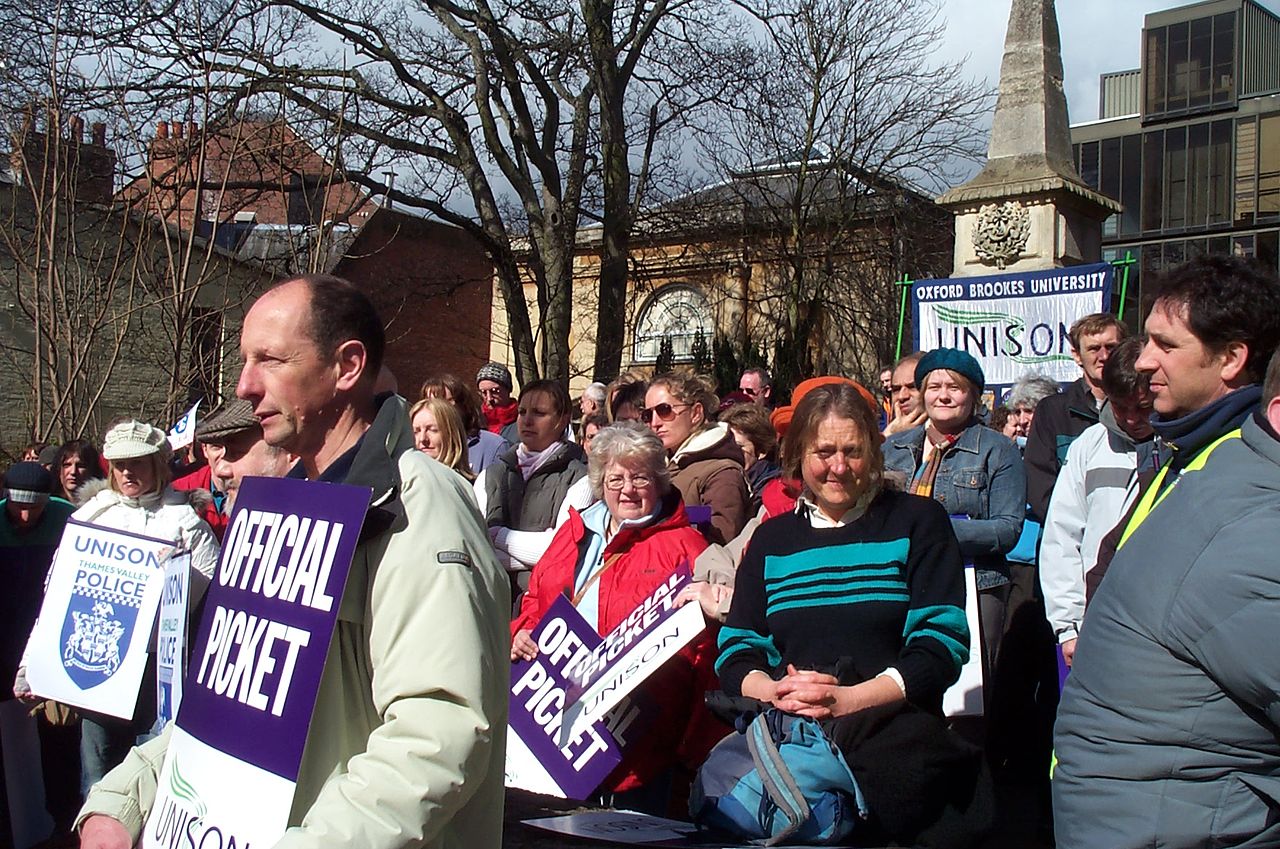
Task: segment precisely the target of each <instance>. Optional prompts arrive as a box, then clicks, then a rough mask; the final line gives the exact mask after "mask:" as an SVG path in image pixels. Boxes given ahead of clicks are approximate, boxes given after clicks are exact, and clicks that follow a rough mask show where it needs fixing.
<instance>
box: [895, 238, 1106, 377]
mask: <svg viewBox="0 0 1280 849" xmlns="http://www.w3.org/2000/svg"><path fill="white" fill-rule="evenodd" d="M1114 276H1115V269H1114V268H1113V267H1112V266H1111V265H1109V264H1107V263H1101V264H1098V265H1080V266H1072V267H1071V268H1056V269H1051V270H1048V271H1034V272H1025V273H1022V274H1002V275H999V276H995V277H958V278H954V279H951V280H919V281H917V282H916V283H914V284H913V285H912V301H913V307H914V319H915V321H914V326H915V331H916V350H919V351H932V350H934V349H935V348H959V349H960V350H962V351H965V352H967V353H969V354H971V355H973V357H974V358H975V359H977V361H978V363H979V365H981V366H982V373H983V375H985V377H986V379H987V388H989V389H991V388H996V387H1006V386H1009V385H1011V384H1013V383H1014V382H1015V381H1017V379H1018V378H1019V377H1021V376H1022V375H1024V374H1027V373H1028V372H1039V373H1041V374H1044V375H1047V376H1048V377H1050V378H1052V379H1053V380H1056V381H1058V382H1059V383H1068V382H1070V381H1073V380H1075V379H1076V378H1078V377H1079V376H1080V368H1079V367H1078V366H1077V365H1076V364H1075V361H1074V360H1073V359H1072V357H1071V341H1070V338H1069V337H1068V331H1069V330H1070V329H1071V325H1072V324H1073V323H1074V322H1075V321H1076V320H1077V319H1079V318H1083V317H1084V316H1086V315H1089V314H1091V313H1096V312H1103V311H1105V310H1106V309H1107V308H1108V305H1109V304H1110V300H1111V282H1112V279H1113V277H1114Z"/></svg>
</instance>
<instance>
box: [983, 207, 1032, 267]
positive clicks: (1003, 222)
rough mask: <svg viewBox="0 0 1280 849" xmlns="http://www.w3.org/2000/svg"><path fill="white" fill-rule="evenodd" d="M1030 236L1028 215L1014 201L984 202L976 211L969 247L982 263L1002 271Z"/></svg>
mask: <svg viewBox="0 0 1280 849" xmlns="http://www.w3.org/2000/svg"><path fill="white" fill-rule="evenodd" d="M1030 237H1031V213H1029V212H1028V211H1027V210H1026V209H1025V208H1023V207H1022V206H1021V205H1019V204H1018V203H1017V202H1016V201H1011V200H1008V201H1005V202H1004V203H1002V204H994V203H988V204H986V205H984V206H983V207H982V208H980V209H979V210H978V220H977V222H976V226H975V227H974V228H973V247H974V249H975V250H976V251H977V252H978V258H979V259H981V260H982V261H983V262H985V263H988V264H991V265H994V266H995V267H996V268H1001V269H1002V268H1004V267H1005V266H1006V265H1008V264H1009V263H1011V262H1013V261H1014V260H1016V259H1017V258H1018V255H1019V254H1021V253H1022V252H1023V250H1025V249H1026V247H1027V239H1028V238H1030Z"/></svg>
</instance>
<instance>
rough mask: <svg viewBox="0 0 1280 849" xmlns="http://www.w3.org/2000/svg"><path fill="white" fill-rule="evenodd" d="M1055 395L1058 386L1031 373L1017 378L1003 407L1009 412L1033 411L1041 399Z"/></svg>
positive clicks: (1054, 382)
mask: <svg viewBox="0 0 1280 849" xmlns="http://www.w3.org/2000/svg"><path fill="white" fill-rule="evenodd" d="M1057 394H1058V384H1057V382H1056V381H1055V380H1054V379H1053V378H1051V377H1048V376H1046V375H1043V374H1036V373H1034V372H1033V373H1031V374H1024V375H1023V376H1022V377H1020V378H1018V382H1017V383H1015V384H1013V388H1012V389H1010V390H1009V395H1008V397H1006V398H1005V399H1004V405H1005V406H1006V407H1008V408H1009V409H1010V410H1034V409H1035V408H1036V404H1039V403H1040V402H1041V401H1042V400H1043V399H1045V398H1048V397H1049V396H1050V395H1057Z"/></svg>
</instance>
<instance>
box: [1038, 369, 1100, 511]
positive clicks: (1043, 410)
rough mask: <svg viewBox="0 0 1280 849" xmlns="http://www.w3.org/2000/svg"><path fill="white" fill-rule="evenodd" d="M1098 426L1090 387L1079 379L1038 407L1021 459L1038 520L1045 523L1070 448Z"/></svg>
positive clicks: (1095, 406)
mask: <svg viewBox="0 0 1280 849" xmlns="http://www.w3.org/2000/svg"><path fill="white" fill-rule="evenodd" d="M1097 423H1098V406H1097V404H1096V403H1095V402H1094V399H1093V393H1092V392H1090V391H1089V385H1088V384H1087V383H1085V382H1084V378H1083V377H1082V378H1080V379H1079V380H1077V381H1076V382H1075V383H1073V384H1071V385H1070V386H1068V387H1067V389H1066V391H1065V392H1062V393H1060V394H1058V395H1050V396H1049V397H1047V398H1044V399H1042V400H1041V401H1040V403H1039V404H1037V405H1036V414H1035V417H1034V418H1032V419H1031V432H1030V433H1028V434H1027V449H1026V451H1024V452H1023V454H1022V459H1023V461H1024V462H1025V463H1026V466H1027V504H1029V505H1030V507H1031V515H1033V516H1035V518H1036V521H1037V522H1040V523H1041V524H1044V517H1045V514H1046V513H1048V512H1049V496H1051V495H1053V484H1054V482H1055V481H1057V480H1058V472H1059V470H1061V469H1062V461H1063V460H1065V459H1066V457H1067V449H1068V448H1070V447H1071V443H1072V442H1074V441H1075V438H1076V437H1077V436H1079V435H1080V434H1082V433H1084V431H1085V428H1087V427H1090V426H1091V425H1095V424H1097Z"/></svg>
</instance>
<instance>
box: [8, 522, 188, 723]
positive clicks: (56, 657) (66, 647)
mask: <svg viewBox="0 0 1280 849" xmlns="http://www.w3.org/2000/svg"><path fill="white" fill-rule="evenodd" d="M173 547H174V541H173V540H162V539H154V538H152V537H146V536H140V535H138V534H132V533H128V532H125V531H118V530H115V529H113V528H104V527H99V526H98V525H92V524H89V523H87V522H81V521H78V520H76V519H72V520H70V521H68V522H67V528H66V530H65V531H63V534H62V542H61V543H60V544H59V546H58V553H57V555H56V556H55V558H54V562H53V568H52V570H51V571H50V574H49V586H48V588H47V589H46V590H45V596H44V602H43V603H42V604H41V606H40V617H39V619H37V620H36V624H35V627H34V628H33V629H32V631H31V639H30V641H29V642H28V647H27V661H28V662H27V680H28V682H29V683H30V686H31V691H32V692H33V693H35V694H36V695H39V696H44V697H45V698H49V699H54V700H56V701H59V702H62V703H64V704H68V705H73V706H75V707H78V708H84V709H86V710H92V711H96V712H98V713H105V714H108V715H110V716H117V717H121V718H126V719H127V718H129V717H131V716H133V709H134V705H135V704H137V701H138V690H139V688H140V687H141V686H142V676H143V672H144V671H145V669H146V666H147V643H148V641H149V639H150V636H151V627H152V625H153V624H154V623H155V618H156V609H157V608H158V607H159V605H160V588H161V584H162V582H163V580H164V567H163V565H162V561H163V560H164V559H165V558H167V557H168V555H169V553H170V551H171V550H172V549H173Z"/></svg>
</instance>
